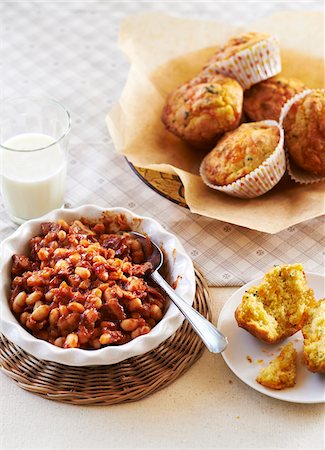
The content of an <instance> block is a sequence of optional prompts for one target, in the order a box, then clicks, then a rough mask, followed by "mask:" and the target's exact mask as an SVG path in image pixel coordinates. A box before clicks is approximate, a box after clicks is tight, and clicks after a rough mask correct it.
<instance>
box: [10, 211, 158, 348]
mask: <svg viewBox="0 0 325 450" xmlns="http://www.w3.org/2000/svg"><path fill="white" fill-rule="evenodd" d="M40 228H41V230H40V233H39V234H38V235H37V236H34V237H33V238H32V239H31V240H30V242H29V251H28V254H26V255H14V256H13V257H12V268H11V275H12V283H11V296H10V307H11V310H12V312H13V313H14V315H15V317H16V318H17V320H18V321H19V322H20V324H21V325H22V326H23V327H24V328H26V329H27V331H29V332H30V333H31V334H33V335H34V336H35V337H37V338H39V339H43V340H46V341H48V342H50V343H51V344H53V345H56V346H58V347H62V348H83V349H98V348H101V347H104V346H107V345H121V344H125V343H126V342H128V341H130V340H131V339H134V338H136V337H138V336H141V335H143V334H146V333H149V332H150V330H151V329H152V328H153V327H154V326H155V325H156V323H157V322H159V321H160V320H161V318H162V317H163V314H164V311H165V309H166V298H165V297H164V296H163V295H162V292H160V290H159V288H158V287H157V286H155V285H153V284H152V283H151V284H149V282H148V281H147V279H146V276H147V275H148V274H150V272H151V270H152V265H151V263H150V262H148V261H146V260H145V255H144V251H143V249H142V247H141V244H140V242H139V241H137V240H136V239H135V238H134V237H133V236H132V235H130V234H129V233H128V231H130V226H129V224H128V223H127V220H126V218H125V216H124V215H123V214H117V215H110V214H108V213H105V214H103V215H102V217H101V218H100V219H98V220H91V219H85V218H80V219H79V220H74V221H72V222H70V223H67V222H66V221H64V220H59V221H57V222H46V223H42V224H41V227H40Z"/></svg>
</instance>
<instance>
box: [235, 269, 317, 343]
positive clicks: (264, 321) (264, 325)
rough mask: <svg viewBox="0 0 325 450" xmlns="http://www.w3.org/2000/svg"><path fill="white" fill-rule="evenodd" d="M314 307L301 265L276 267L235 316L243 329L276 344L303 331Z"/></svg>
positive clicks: (245, 296)
mask: <svg viewBox="0 0 325 450" xmlns="http://www.w3.org/2000/svg"><path fill="white" fill-rule="evenodd" d="M314 304H315V299H314V292H313V290H312V289H310V288H309V287H308V286H307V283H306V277H305V274H304V270H303V267H302V265H301V264H288V265H284V266H275V267H273V269H271V270H270V271H269V272H268V273H267V274H266V275H265V276H264V278H263V281H262V283H261V284H260V285H258V286H253V287H251V288H249V289H248V290H247V291H246V292H245V294H244V296H243V299H242V302H241V304H240V305H239V306H238V307H237V309H236V312H235V317H236V320H237V323H238V325H239V326H240V327H242V328H244V329H246V330H247V331H249V332H250V333H251V334H253V335H254V336H256V337H257V338H258V339H260V340H261V341H264V342H267V343H270V344H274V343H277V342H280V341H282V340H283V339H284V338H286V337H288V336H292V335H293V334H294V333H296V332H297V331H299V330H301V328H302V326H303V324H304V320H305V319H306V316H307V312H308V309H309V308H311V307H313V306H314Z"/></svg>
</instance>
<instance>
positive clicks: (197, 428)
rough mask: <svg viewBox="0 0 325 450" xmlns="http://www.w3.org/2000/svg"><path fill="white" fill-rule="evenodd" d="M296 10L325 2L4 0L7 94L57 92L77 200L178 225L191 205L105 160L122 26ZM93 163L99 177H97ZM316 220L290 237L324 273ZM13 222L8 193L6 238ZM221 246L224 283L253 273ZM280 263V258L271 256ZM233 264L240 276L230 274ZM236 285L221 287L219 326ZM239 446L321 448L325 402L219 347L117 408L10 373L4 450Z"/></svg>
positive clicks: (4, 401) (276, 243)
mask: <svg viewBox="0 0 325 450" xmlns="http://www.w3.org/2000/svg"><path fill="white" fill-rule="evenodd" d="M230 4H231V5H230ZM295 9H306V10H312V11H321V10H322V9H323V2H317V1H313V2H300V1H298V2H282V1H268V2H266V1H261V2H251V1H248V0H247V1H246V2H245V1H241V2H233V1H228V2H219V1H215V2H213V1H208V2H200V1H187V2H185V1H174V2H170V1H166V0H165V1H157V2H156V1H148V2H139V1H124V0H120V1H115V2H113V1H112V2H111V1H109V2H108V1H105V0H89V1H84V0H76V1H61V0H56V1H51V0H45V1H44V2H41V1H38V0H37V1H33V2H24V1H20V2H18V1H12V2H11V1H9V2H5V1H0V17H1V22H0V23H1V25H3V26H1V27H0V37H1V39H0V41H1V63H2V65H3V70H2V71H1V74H0V79H1V82H2V83H1V86H2V87H3V91H4V92H2V95H4V96H6V97H11V96H17V95H25V94H26V93H28V94H29V95H33V94H34V95H47V96H52V97H54V98H58V99H60V100H62V102H63V104H65V105H66V106H67V107H68V108H69V110H70V111H71V113H72V117H73V124H74V125H73V131H72V135H71V144H70V145H71V161H70V169H69V173H70V175H69V180H68V181H69V182H68V187H67V201H68V202H70V203H71V205H73V206H78V205H80V204H83V203H96V204H99V205H102V206H116V205H119V206H125V207H127V208H133V209H134V210H135V211H137V212H138V213H139V214H145V215H147V214H149V212H150V215H152V214H153V211H155V217H156V218H157V219H158V218H159V216H161V215H163V214H164V215H165V216H166V218H165V219H164V222H166V226H167V228H169V229H170V230H172V229H173V223H174V221H178V222H179V223H180V222H181V221H182V220H185V218H184V217H183V216H186V215H189V212H187V211H186V210H184V211H183V210H182V209H180V208H178V207H177V206H175V205H172V204H170V203H169V202H168V201H167V200H166V199H162V198H161V197H159V196H158V194H156V193H154V192H153V191H151V190H150V189H149V188H147V187H146V186H145V185H144V184H143V183H141V182H140V181H139V180H138V179H137V178H136V177H135V176H131V175H130V177H129V178H127V180H129V181H128V183H126V182H125V183H124V184H123V185H122V186H121V185H120V179H119V178H121V174H123V173H125V172H127V173H131V172H130V171H129V168H128V167H127V164H126V162H125V161H124V160H123V158H120V159H118V158H117V157H114V158H115V159H114V164H115V166H114V167H115V178H114V177H112V172H110V171H107V170H106V167H107V166H102V165H101V162H102V161H103V158H104V156H105V155H106V154H107V153H108V151H109V149H111V150H112V151H113V146H112V143H111V142H110V140H109V137H108V133H107V129H106V126H105V123H104V117H105V114H106V112H107V111H108V109H109V108H110V107H111V106H112V104H113V103H114V102H115V101H116V100H117V99H118V98H119V96H120V93H121V90H122V87H123V84H124V81H125V78H126V76H127V72H128V69H129V64H128V62H127V60H126V59H125V58H124V57H123V55H122V54H121V51H120V50H119V48H118V45H117V34H118V27H119V25H120V22H121V21H122V20H123V19H124V18H125V17H127V16H128V15H130V14H138V13H141V12H148V11H152V12H155V11H160V12H165V13H169V14H175V15H178V16H179V17H191V18H202V19H210V18H211V19H217V20H221V21H224V22H226V23H228V22H229V23H233V24H237V25H243V24H248V23H250V22H252V21H254V20H257V19H258V18H262V17H264V16H267V15H270V14H273V13H276V12H278V11H282V10H295ZM35 68H36V69H37V70H35ZM112 158H113V156H112ZM112 160H113V159H112ZM90 161H91V164H92V166H91V167H92V170H93V173H94V174H95V175H94V176H88V174H89V170H88V166H89V164H90ZM140 188H141V189H140ZM139 195H140V198H139ZM158 200H159V201H158ZM165 210H166V211H168V212H169V213H168V214H166V213H164V211H165ZM171 211H172V213H173V214H172V213H171ZM167 217H168V220H167ZM192 220H193V224H192V228H191V230H190V231H191V232H192V233H194V234H195V233H197V230H196V229H199V230H201V228H200V227H201V225H202V223H203V224H206V220H205V219H204V218H203V219H202V218H200V217H198V216H196V215H193V219H192ZM198 225H200V227H198ZM307 225H308V228H306V234H305V236H303V237H304V239H303V237H302V236H301V235H300V234H297V235H296V234H295V233H296V231H297V230H298V229H297V230H295V229H294V228H293V227H291V229H290V230H288V231H287V232H285V233H287V234H286V235H283V236H286V238H287V240H288V241H289V240H290V242H296V241H297V240H298V239H299V241H302V242H304V243H305V244H304V245H303V246H301V248H300V249H299V251H300V253H301V254H302V255H304V252H305V251H307V250H308V252H310V257H308V258H307V257H306V259H307V261H306V264H307V265H306V267H307V268H308V270H310V271H318V270H316V269H317V264H318V256H319V254H320V252H316V251H315V250H314V247H313V245H315V242H316V237H317V236H318V231H317V229H315V225H314V224H312V223H309V224H307ZM319 226H321V224H320V225H319ZM298 228H299V227H298ZM13 230H14V226H13V224H12V223H11V222H10V220H9V218H8V216H7V214H6V211H5V208H4V204H3V201H2V200H1V198H0V238H1V239H3V238H5V237H6V236H8V235H9V234H10V233H11V232H12V231H13ZM300 230H301V228H299V232H300ZM187 231H188V230H187V229H185V227H184V231H183V234H182V236H180V237H181V238H182V240H183V243H184V244H185V245H186V248H187V251H188V252H189V254H190V255H191V257H192V258H193V259H194V260H195V262H196V263H197V264H198V265H200V267H202V265H203V264H202V260H200V253H199V252H197V250H196V246H199V247H201V242H202V236H203V235H200V237H198V238H197V240H196V241H195V240H193V239H192V241H191V242H189V240H188V238H187V234H186V232H187ZM237 231H238V232H239V230H237ZM228 232H233V230H232V228H231V227H229V226H228V225H227V224H225V225H224V227H223V225H222V226H221V227H220V236H221V239H223V238H224V234H226V233H228ZM236 233H237V232H236ZM210 234H211V233H210ZM309 235H313V239H314V241H312V240H311V238H310V236H309ZM231 236H232V237H231V238H230V239H229V242H230V243H231V242H234V241H237V240H238V234H232V235H231ZM315 236H316V237H315ZM243 239H244V241H243V242H244V243H246V245H249V246H250V253H251V257H250V259H251V260H254V261H262V260H263V261H264V263H263V264H269V260H268V259H267V258H269V257H270V254H271V253H270V249H271V250H272V251H273V252H274V255H275V257H274V258H275V259H277V260H278V259H279V258H281V257H282V253H283V251H286V253H287V254H290V258H291V257H292V258H295V257H296V254H295V253H294V254H293V255H291V253H290V252H291V251H292V250H291V249H290V246H289V247H288V245H287V244H285V245H284V244H283V240H282V237H281V239H279V236H274V239H273V238H272V242H271V239H270V240H266V238H265V236H264V235H263V236H262V235H261V236H258V237H257V242H255V241H254V245H255V246H253V244H251V241H250V239H252V236H251V233H250V232H247V236H244V237H243ZM298 247H299V246H298ZM215 248H218V249H219V247H215ZM222 248H223V249H225V250H224V251H225V253H224V256H223V259H222V258H220V264H224V265H223V266H222V268H221V269H220V270H219V272H220V273H221V274H222V275H223V282H224V283H226V282H228V283H230V282H236V283H237V284H242V283H243V282H245V281H247V279H246V278H245V277H243V278H240V277H239V276H238V273H237V272H238V270H239V268H242V266H243V265H245V266H246V267H250V264H249V263H248V262H247V260H245V261H242V260H240V259H239V258H234V257H233V255H232V253H230V254H229V252H228V249H227V248H226V245H223V247H222ZM236 248H237V247H236V246H234V249H235V250H236ZM280 250H281V251H280ZM218 251H219V252H220V250H218ZM264 253H266V254H265V255H264V256H263V254H264ZM306 254H307V253H306ZM218 256H220V253H218ZM307 256H308V255H307ZM260 258H261V259H260ZM262 258H266V259H265V260H264V259H262ZM265 261H266V262H265ZM270 261H271V263H272V264H273V259H271V260H270ZM231 266H233V269H234V272H236V273H237V277H234V279H230V281H227V280H228V278H227V277H229V273H230V272H229V270H230V269H229V268H231ZM208 269H209V268H206V274H207V278H208V279H209V277H208V275H209V270H210V269H209V270H208ZM212 270H213V267H212ZM228 272H229V273H228ZM253 272H254V274H255V273H256V270H254V271H253ZM249 274H250V272H249ZM245 276H246V275H245ZM249 276H250V275H249ZM256 276H258V274H256ZM210 278H211V279H212V277H210ZM235 289H236V288H214V289H211V293H212V302H213V313H214V322H216V318H217V315H218V312H219V310H220V308H221V306H222V305H223V304H224V302H225V301H226V300H227V299H228V298H229V296H230V295H231V293H232V292H234V291H235ZM233 448H236V449H239V450H245V449H295V450H296V449H323V448H324V407H323V405H300V404H291V403H286V402H282V401H279V400H275V399H272V398H269V397H266V396H264V395H262V394H260V393H258V392H256V391H254V390H253V389H251V388H250V387H248V386H246V385H245V384H244V383H242V382H241V381H240V380H239V379H237V378H236V376H235V375H234V374H233V373H232V372H231V371H230V370H229V369H228V367H227V366H226V364H225V363H224V361H223V359H222V357H221V356H220V355H211V354H209V353H208V352H207V351H206V352H205V353H204V354H203V356H202V358H201V359H200V360H199V361H198V362H197V363H196V364H195V365H194V366H193V367H191V368H190V370H189V371H188V372H187V373H185V374H184V375H183V376H182V377H181V378H179V379H178V380H176V381H175V382H173V383H172V384H171V385H170V386H168V387H167V388H165V389H163V390H162V391H160V392H158V393H155V394H153V395H151V396H149V397H148V398H146V399H144V400H141V401H138V402H136V403H129V404H124V405H115V406H110V407H84V406H78V407H77V406H69V405H65V404H61V403H57V402H51V401H48V400H45V399H42V398H39V397H37V396H36V395H33V394H31V393H28V392H25V391H23V390H22V389H20V388H19V387H18V386H16V385H15V384H14V383H13V382H12V381H11V380H10V379H9V378H7V377H6V376H5V375H4V374H3V373H0V450H7V449H15V450H25V449H33V450H34V449H35V450H36V449H42V450H51V449H60V450H69V449H78V450H82V449H91V450H96V449H114V450H115V449H117V450H119V449H152V450H155V449H171V450H173V449H187V450H190V449H199V450H201V449H202V450H206V449H221V450H223V449H233Z"/></svg>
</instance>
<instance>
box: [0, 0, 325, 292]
mask: <svg viewBox="0 0 325 450" xmlns="http://www.w3.org/2000/svg"><path fill="white" fill-rule="evenodd" d="M294 8H308V9H314V10H315V9H316V10H318V9H320V10H321V8H322V4H321V2H307V3H303V2H298V3H297V2H287V3H284V2H257V3H253V2H185V1H184V2H169V1H166V2H141V3H140V2H136V1H129V2H125V1H120V2H105V1H87V2H83V1H76V2H44V3H43V2H12V3H9V2H6V3H1V4H0V16H1V23H2V27H1V43H2V48H1V58H0V63H1V75H0V76H1V82H2V83H1V85H2V92H1V96H2V98H8V97H12V96H17V95H47V96H51V97H54V98H56V99H58V100H59V101H60V102H61V103H63V104H64V105H65V106H66V107H67V108H68V109H69V110H70V112H71V115H72V132H71V136H70V162H69V169H68V186H67V192H66V201H67V202H68V203H69V204H71V205H72V206H78V205H81V204H84V203H94V204H98V205H100V206H108V207H109V206H124V207H126V208H129V209H131V210H133V211H134V212H137V213H139V214H143V215H149V216H152V217H154V218H156V219H157V220H158V221H159V222H161V223H162V224H163V225H164V226H165V227H166V228H167V229H169V230H170V231H172V232H174V233H175V234H176V235H178V236H179V238H180V239H181V241H182V242H183V244H184V246H185V248H186V250H187V251H188V253H189V254H190V256H191V257H192V259H193V260H194V261H195V262H196V263H197V264H198V265H199V266H200V267H201V269H202V271H203V273H204V274H205V276H206V278H207V280H208V282H209V284H210V285H212V286H227V285H229V286H238V285H242V284H244V283H245V282H247V281H249V280H251V279H253V278H256V277H259V276H261V275H262V274H263V273H264V272H265V271H266V270H268V269H269V268H270V267H272V266H273V265H274V264H281V263H290V262H301V263H302V264H303V265H304V267H305V270H307V271H311V272H322V271H323V248H324V244H325V240H324V218H317V219H314V220H310V221H308V222H305V223H303V224H299V225H296V226H292V227H290V228H288V229H287V230H284V231H282V232H281V233H278V234H277V235H268V234H265V233H259V232H255V231H252V230H248V229H246V228H242V227H238V226H235V225H230V224H226V223H223V222H219V221H216V220H211V219H208V218H205V217H200V216H198V215H195V214H192V213H190V211H188V210H186V209H184V208H182V207H180V206H177V205H175V204H173V203H171V202H169V201H168V200H167V199H165V198H163V197H161V196H159V195H158V194H157V193H156V192H154V191H153V190H151V189H150V188H149V187H148V186H146V185H145V184H144V183H142V182H141V181H140V180H139V179H138V178H137V177H136V175H135V174H134V173H133V172H132V171H131V169H130V168H129V166H128V164H127V162H126V161H125V159H124V158H123V157H122V156H121V155H118V154H116V153H115V151H114V148H113V144H112V142H111V139H110V136H109V134H108V131H107V128H106V125H105V115H106V113H107V112H108V110H109V109H110V107H111V106H112V104H113V103H115V102H116V101H117V99H118V97H119V95H120V93H121V90H122V88H123V84H124V82H125V79H126V75H127V72H128V68H129V65H128V62H127V61H126V60H125V58H124V56H123V54H122V53H121V51H120V50H119V48H118V44H117V40H118V28H119V24H120V21H121V20H122V19H123V18H124V17H126V16H127V15H130V14H135V13H140V12H144V11H163V12H167V13H170V14H174V15H179V16H191V17H195V18H205V19H207V18H208V19H214V18H215V19H218V20H221V21H228V22H234V23H236V24H239V25H242V24H247V23H248V22H250V21H253V20H256V19H257V18H258V17H261V16H263V15H266V14H271V13H273V12H275V11H279V10H283V9H294ZM14 229H15V225H14V224H13V223H11V221H10V219H9V218H8V216H7V214H6V212H5V209H4V206H3V203H2V202H1V204H0V239H3V238H5V237H6V236H8V235H9V234H10V233H11V232H12V231H13V230H14Z"/></svg>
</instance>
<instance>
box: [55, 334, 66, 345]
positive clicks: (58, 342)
mask: <svg viewBox="0 0 325 450" xmlns="http://www.w3.org/2000/svg"><path fill="white" fill-rule="evenodd" d="M64 343H65V338H64V337H62V336H61V337H58V338H56V339H55V341H54V345H56V346H57V347H64Z"/></svg>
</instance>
